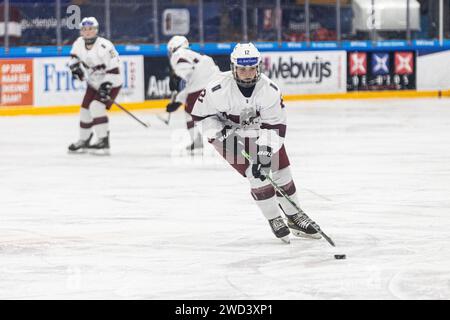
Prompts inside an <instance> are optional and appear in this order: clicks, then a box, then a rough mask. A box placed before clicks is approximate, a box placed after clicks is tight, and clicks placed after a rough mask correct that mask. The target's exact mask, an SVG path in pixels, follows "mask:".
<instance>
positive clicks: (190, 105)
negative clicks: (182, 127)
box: [184, 90, 203, 121]
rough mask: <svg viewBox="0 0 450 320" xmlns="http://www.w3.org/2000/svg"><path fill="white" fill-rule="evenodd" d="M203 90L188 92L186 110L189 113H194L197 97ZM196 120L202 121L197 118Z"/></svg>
mask: <svg viewBox="0 0 450 320" xmlns="http://www.w3.org/2000/svg"><path fill="white" fill-rule="evenodd" d="M202 91H203V90H199V91H195V92H192V93H189V94H188V96H187V98H186V104H185V106H184V110H185V111H186V112H187V113H189V114H190V115H192V109H194V105H195V102H196V101H197V98H198V96H199V95H200V93H202ZM194 120H195V119H194ZM195 121H200V120H195Z"/></svg>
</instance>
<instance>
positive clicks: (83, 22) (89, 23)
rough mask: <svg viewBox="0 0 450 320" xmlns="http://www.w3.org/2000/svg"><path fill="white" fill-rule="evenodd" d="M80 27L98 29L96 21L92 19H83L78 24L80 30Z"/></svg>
mask: <svg viewBox="0 0 450 320" xmlns="http://www.w3.org/2000/svg"><path fill="white" fill-rule="evenodd" d="M82 27H94V28H98V21H97V19H95V18H94V17H85V18H83V20H81V22H80V28H82Z"/></svg>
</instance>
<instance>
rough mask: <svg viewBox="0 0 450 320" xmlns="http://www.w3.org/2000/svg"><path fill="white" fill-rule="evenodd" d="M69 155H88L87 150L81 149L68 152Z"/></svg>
mask: <svg viewBox="0 0 450 320" xmlns="http://www.w3.org/2000/svg"><path fill="white" fill-rule="evenodd" d="M67 153H68V154H86V153H88V150H87V149H80V150H76V151H72V150H67Z"/></svg>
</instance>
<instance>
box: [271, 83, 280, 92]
mask: <svg viewBox="0 0 450 320" xmlns="http://www.w3.org/2000/svg"><path fill="white" fill-rule="evenodd" d="M269 85H270V86H271V87H272V88H274V89H275V91H278V88H277V86H276V85H274V84H273V83H272V82H271V83H270V84H269Z"/></svg>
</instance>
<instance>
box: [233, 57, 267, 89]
mask: <svg viewBox="0 0 450 320" xmlns="http://www.w3.org/2000/svg"><path fill="white" fill-rule="evenodd" d="M237 67H238V66H237V65H235V64H234V63H233V62H231V71H232V73H233V77H234V80H236V83H237V84H238V85H239V86H241V87H244V88H250V87H253V86H254V85H255V84H256V83H257V82H258V81H259V79H260V78H261V69H262V62H260V63H259V64H258V65H257V66H256V75H255V77H254V78H253V79H251V80H242V79H239V78H238V76H237V71H236V69H237ZM252 67H254V66H252Z"/></svg>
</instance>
